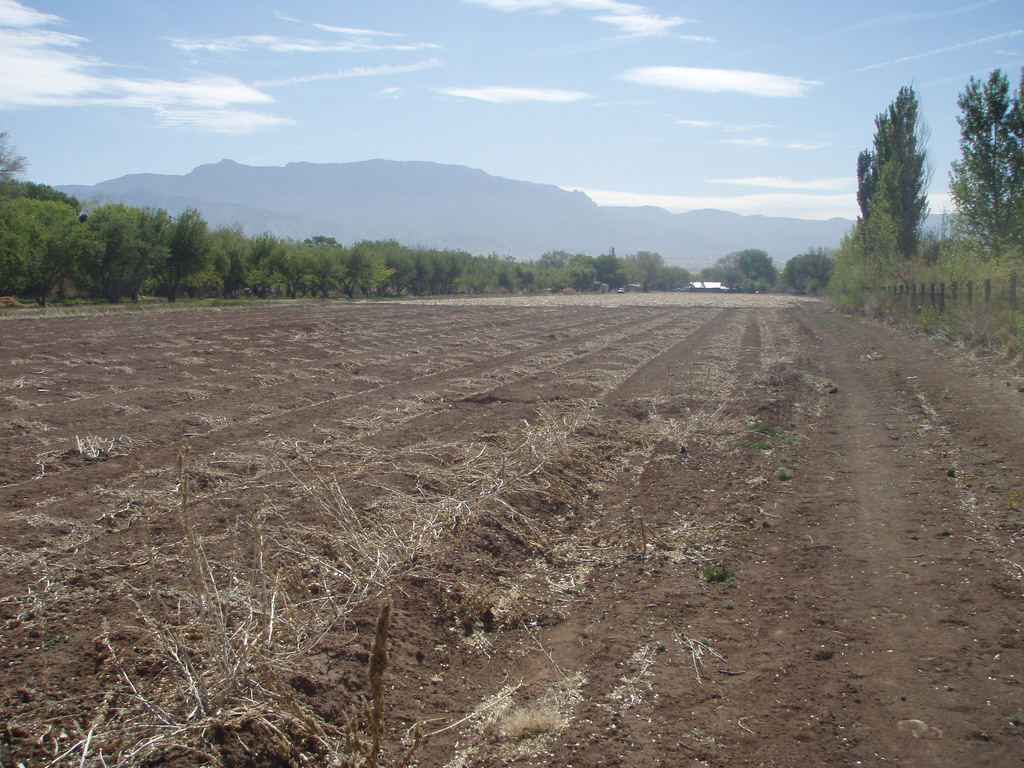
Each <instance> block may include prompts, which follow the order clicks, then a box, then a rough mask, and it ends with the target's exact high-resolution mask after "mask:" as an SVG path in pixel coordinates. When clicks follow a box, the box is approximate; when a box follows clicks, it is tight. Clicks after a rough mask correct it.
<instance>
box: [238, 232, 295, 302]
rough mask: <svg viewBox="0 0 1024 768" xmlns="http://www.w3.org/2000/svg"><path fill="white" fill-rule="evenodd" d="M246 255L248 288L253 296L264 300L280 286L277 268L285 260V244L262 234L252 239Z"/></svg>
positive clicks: (279, 239) (267, 234)
mask: <svg viewBox="0 0 1024 768" xmlns="http://www.w3.org/2000/svg"><path fill="white" fill-rule="evenodd" d="M248 255H249V264H248V268H247V270H246V273H247V275H248V282H249V287H250V289H251V290H252V292H253V294H255V295H256V296H259V297H260V298H261V299H265V298H267V297H268V296H270V295H271V294H273V293H274V292H275V291H276V290H277V286H278V285H280V284H281V274H280V272H279V271H278V266H279V265H280V263H281V262H282V261H283V260H284V259H285V243H284V241H283V240H281V238H279V237H278V236H277V235H274V234H271V233H270V232H262V233H260V234H259V235H256V237H254V238H253V239H252V241H251V243H250V246H249V253H248Z"/></svg>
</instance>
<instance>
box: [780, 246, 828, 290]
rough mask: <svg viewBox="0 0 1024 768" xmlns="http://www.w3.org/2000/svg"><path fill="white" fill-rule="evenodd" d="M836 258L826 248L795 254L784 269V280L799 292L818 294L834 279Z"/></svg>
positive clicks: (811, 249)
mask: <svg viewBox="0 0 1024 768" xmlns="http://www.w3.org/2000/svg"><path fill="white" fill-rule="evenodd" d="M834 266H835V260H834V259H833V258H832V254H831V253H830V252H829V251H827V250H825V249H824V248H820V247H819V248H810V249H808V250H807V252H806V253H801V254H800V255H799V256H794V257H793V258H791V259H790V260H789V261H787V262H786V266H785V267H784V268H783V270H782V282H783V283H785V284H786V285H788V286H789V287H790V288H792V289H793V290H794V291H796V292H797V293H809V294H812V295H814V294H816V293H818V292H819V291H821V290H823V289H824V288H826V287H827V286H828V283H829V280H831V279H832V270H833V267H834Z"/></svg>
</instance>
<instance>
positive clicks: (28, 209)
mask: <svg viewBox="0 0 1024 768" xmlns="http://www.w3.org/2000/svg"><path fill="white" fill-rule="evenodd" d="M0 229H2V235H0V260H3V261H5V262H8V267H7V269H3V268H0V270H2V271H5V272H8V274H13V273H17V274H18V279H17V283H18V286H19V287H18V292H19V293H27V294H29V295H31V296H32V298H34V299H35V300H36V302H37V303H39V304H41V305H45V304H46V300H47V298H48V297H49V295H50V292H51V291H52V290H53V288H54V286H55V285H57V283H58V282H59V281H61V280H63V279H64V278H65V277H67V276H68V275H70V273H71V271H72V269H73V267H74V264H75V262H76V260H78V259H82V258H84V257H86V255H87V254H89V253H90V252H91V251H95V250H96V248H97V243H96V242H95V240H94V239H92V238H91V237H90V236H89V233H88V231H87V229H86V227H85V226H84V225H83V224H82V223H81V222H80V221H79V220H78V214H77V212H76V211H75V210H74V209H73V208H71V207H70V206H68V205H67V204H65V203H63V202H57V201H54V200H33V199H31V198H20V199H17V200H12V201H10V202H9V203H8V204H7V205H5V206H4V208H3V210H2V212H0Z"/></svg>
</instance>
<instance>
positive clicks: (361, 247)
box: [341, 240, 391, 298]
mask: <svg viewBox="0 0 1024 768" xmlns="http://www.w3.org/2000/svg"><path fill="white" fill-rule="evenodd" d="M382 250H386V248H382V247H381V245H380V243H376V242H373V241H371V240H362V241H360V242H358V243H356V244H355V245H353V246H352V247H351V248H350V249H348V252H347V254H346V256H347V259H346V262H345V265H344V266H345V275H344V277H343V278H342V280H341V289H342V290H343V291H344V292H345V293H346V294H347V295H348V296H349V298H352V297H353V296H355V294H356V292H357V291H358V292H359V293H361V294H363V295H364V296H366V295H368V294H369V293H370V291H375V290H377V289H378V288H382V287H383V286H384V285H386V284H387V282H388V278H389V277H390V276H391V269H390V268H389V267H388V266H387V264H386V263H385V261H384V256H383V255H382V253H381V251H382Z"/></svg>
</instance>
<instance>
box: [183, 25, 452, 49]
mask: <svg viewBox="0 0 1024 768" xmlns="http://www.w3.org/2000/svg"><path fill="white" fill-rule="evenodd" d="M334 31H339V32H340V31H346V30H342V29H341V28H335V29H334ZM347 32H362V30H347ZM387 34H389V33H386V32H366V33H364V34H361V35H356V36H353V37H349V38H347V39H344V40H311V39H309V38H304V37H282V36H280V35H238V36H235V37H211V38H205V39H197V40H193V39H188V38H182V37H176V38H171V40H170V41H169V42H170V44H171V45H172V46H173V47H175V48H177V49H178V50H181V51H186V52H188V53H195V52H197V51H206V52H208V53H236V52H240V51H250V50H265V51H271V52H273V53H370V52H374V51H422V50H425V49H436V48H438V46H437V45H436V44H434V43H381V42H377V41H376V40H374V39H373V36H380V35H387Z"/></svg>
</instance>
